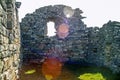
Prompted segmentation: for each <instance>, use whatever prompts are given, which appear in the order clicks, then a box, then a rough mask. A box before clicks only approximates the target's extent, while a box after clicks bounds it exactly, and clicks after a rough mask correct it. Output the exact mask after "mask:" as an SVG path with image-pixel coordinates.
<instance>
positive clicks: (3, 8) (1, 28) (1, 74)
mask: <svg viewBox="0 0 120 80" xmlns="http://www.w3.org/2000/svg"><path fill="white" fill-rule="evenodd" d="M19 4H20V3H16V1H15V0H0V80H17V78H18V76H17V74H18V67H19V61H20V60H19V54H20V26H19V22H18V9H17V8H18V7H19Z"/></svg>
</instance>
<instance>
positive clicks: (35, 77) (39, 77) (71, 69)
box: [19, 64, 120, 80]
mask: <svg viewBox="0 0 120 80" xmlns="http://www.w3.org/2000/svg"><path fill="white" fill-rule="evenodd" d="M29 70H35V71H36V72H34V73H32V74H25V72H26V71H29ZM98 72H99V73H101V74H102V75H103V76H104V77H105V78H106V79H107V80H120V74H113V73H112V72H111V71H110V70H109V69H107V68H103V67H81V66H80V65H78V64H65V65H64V66H63V67H62V72H61V75H60V76H59V77H58V78H57V79H54V80H79V79H78V76H80V75H81V74H84V73H98ZM19 75H20V80H46V79H45V78H44V75H43V74H42V72H41V65H40V64H39V65H38V64H27V65H23V66H22V67H21V69H20V71H19Z"/></svg>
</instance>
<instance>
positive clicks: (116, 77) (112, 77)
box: [64, 64, 120, 80]
mask: <svg viewBox="0 0 120 80" xmlns="http://www.w3.org/2000/svg"><path fill="white" fill-rule="evenodd" d="M64 67H65V68H67V69H68V70H69V71H71V72H72V73H74V74H75V76H76V77H78V76H80V75H82V74H84V73H101V74H102V75H103V76H104V77H105V78H106V80H120V73H119V74H113V73H112V71H111V70H110V69H108V68H105V67H93V66H90V67H88V66H80V65H78V64H66V65H64Z"/></svg>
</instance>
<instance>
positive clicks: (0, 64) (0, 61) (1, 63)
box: [0, 59, 4, 73]
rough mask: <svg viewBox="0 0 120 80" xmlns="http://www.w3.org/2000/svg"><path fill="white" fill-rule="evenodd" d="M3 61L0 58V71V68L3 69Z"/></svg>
mask: <svg viewBox="0 0 120 80" xmlns="http://www.w3.org/2000/svg"><path fill="white" fill-rule="evenodd" d="M3 65H4V64H3V61H2V60H1V59H0V73H1V72H2V70H3Z"/></svg>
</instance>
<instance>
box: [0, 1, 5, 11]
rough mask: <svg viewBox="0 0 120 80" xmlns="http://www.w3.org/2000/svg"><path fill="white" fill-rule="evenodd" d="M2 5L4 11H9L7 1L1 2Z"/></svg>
mask: <svg viewBox="0 0 120 80" xmlns="http://www.w3.org/2000/svg"><path fill="white" fill-rule="evenodd" d="M0 4H1V6H2V8H3V9H4V10H6V9H7V5H6V0H0Z"/></svg>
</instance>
